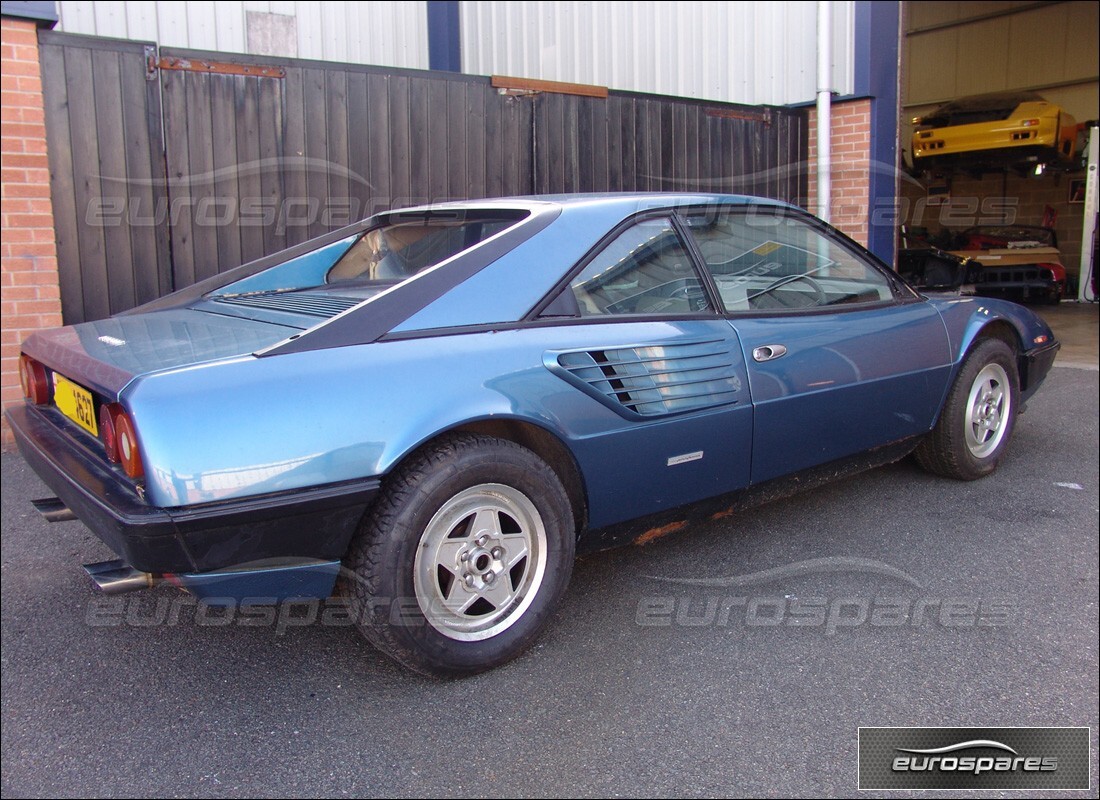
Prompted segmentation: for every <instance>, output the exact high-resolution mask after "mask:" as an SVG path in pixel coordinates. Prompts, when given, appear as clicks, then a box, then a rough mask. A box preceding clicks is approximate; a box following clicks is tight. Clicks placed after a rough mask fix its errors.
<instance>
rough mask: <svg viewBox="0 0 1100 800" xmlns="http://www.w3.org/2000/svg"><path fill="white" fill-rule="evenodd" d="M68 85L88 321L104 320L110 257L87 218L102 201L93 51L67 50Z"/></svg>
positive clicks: (98, 230)
mask: <svg viewBox="0 0 1100 800" xmlns="http://www.w3.org/2000/svg"><path fill="white" fill-rule="evenodd" d="M65 82H66V90H67V94H68V98H69V124H70V126H73V128H74V129H79V131H80V132H79V134H78V135H76V136H73V137H72V139H71V141H72V153H73V183H74V185H75V200H76V213H77V242H78V247H79V249H80V268H81V284H82V289H83V305H84V316H83V319H85V320H95V319H103V318H104V317H107V316H109V315H110V313H111V306H110V299H109V298H108V295H107V287H108V278H107V254H106V249H105V244H104V241H103V228H102V227H101V226H99V225H89V224H88V222H87V217H86V215H87V214H88V212H89V211H93V210H94V209H95V207H96V206H97V205H98V203H99V200H100V196H101V195H100V185H99V177H98V176H99V174H100V172H99V150H98V142H97V141H96V136H95V135H93V132H96V131H98V121H97V118H96V107H95V90H94V84H93V73H92V54H91V51H90V50H86V49H83V48H76V47H69V48H66V50H65Z"/></svg>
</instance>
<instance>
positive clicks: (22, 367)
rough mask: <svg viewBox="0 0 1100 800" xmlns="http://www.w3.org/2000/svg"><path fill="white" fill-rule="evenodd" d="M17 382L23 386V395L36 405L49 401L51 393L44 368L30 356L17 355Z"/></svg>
mask: <svg viewBox="0 0 1100 800" xmlns="http://www.w3.org/2000/svg"><path fill="white" fill-rule="evenodd" d="M19 383H20V384H21V385H22V387H23V396H24V397H25V398H27V399H28V400H30V401H31V402H32V403H34V404H35V405H36V406H41V405H45V404H46V403H48V402H50V395H51V394H52V393H51V391H50V380H49V378H47V377H46V368H45V367H44V366H42V365H41V364H39V363H38V362H37V361H35V360H34V359H33V358H31V357H30V356H24V355H20V356H19Z"/></svg>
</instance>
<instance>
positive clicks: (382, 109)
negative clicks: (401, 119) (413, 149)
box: [364, 74, 393, 216]
mask: <svg viewBox="0 0 1100 800" xmlns="http://www.w3.org/2000/svg"><path fill="white" fill-rule="evenodd" d="M389 95H390V78H389V77H388V76H386V75H373V74H372V75H369V76H367V105H368V113H369V116H370V125H369V126H368V128H367V130H366V135H367V149H368V152H369V157H370V163H369V164H368V165H367V171H366V172H365V173H364V175H365V176H366V178H367V180H368V181H370V187H371V191H370V207H369V208H367V209H366V210H365V213H364V216H369V215H371V214H375V213H377V212H379V211H383V210H385V209H388V208H392V200H391V198H392V197H393V189H392V181H391V177H392V173H391V170H390V151H391V149H392V144H391V142H392V136H391V134H390V98H389Z"/></svg>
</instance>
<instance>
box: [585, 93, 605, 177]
mask: <svg viewBox="0 0 1100 800" xmlns="http://www.w3.org/2000/svg"><path fill="white" fill-rule="evenodd" d="M585 105H586V106H587V111H588V125H589V143H588V144H587V145H585V148H586V149H587V151H588V152H589V153H590V154H591V164H590V167H589V170H588V175H587V176H586V177H587V180H586V181H585V185H586V186H587V187H588V189H587V190H586V191H593V192H606V191H610V185H609V181H608V174H607V149H608V148H607V112H608V105H609V101H608V100H606V99H604V100H599V99H588V101H587V102H586V103H585Z"/></svg>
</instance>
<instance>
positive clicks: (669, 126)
mask: <svg viewBox="0 0 1100 800" xmlns="http://www.w3.org/2000/svg"><path fill="white" fill-rule="evenodd" d="M676 105H677V104H675V103H670V102H668V101H667V100H666V101H665V102H663V103H661V104H660V112H659V120H660V121H659V122H658V125H659V126H660V131H661V145H660V148H659V149H658V150H657V153H659V154H660V162H659V163H658V165H657V176H658V177H657V186H656V187H654V188H656V189H659V190H661V191H669V190H670V189H673V188H675V187H676V179H677V172H676Z"/></svg>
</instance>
